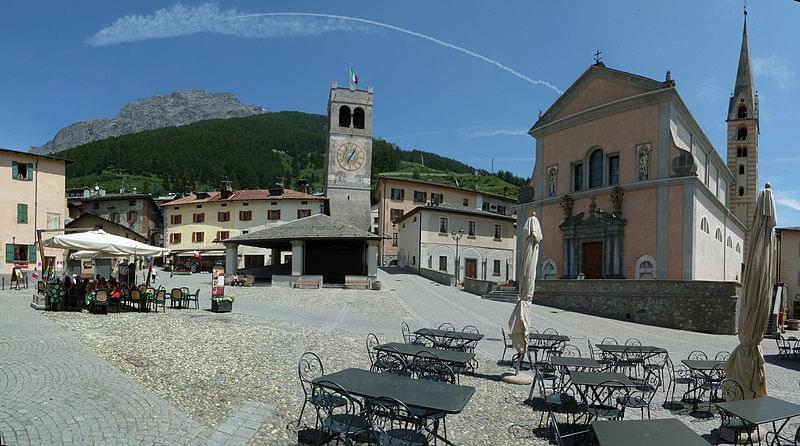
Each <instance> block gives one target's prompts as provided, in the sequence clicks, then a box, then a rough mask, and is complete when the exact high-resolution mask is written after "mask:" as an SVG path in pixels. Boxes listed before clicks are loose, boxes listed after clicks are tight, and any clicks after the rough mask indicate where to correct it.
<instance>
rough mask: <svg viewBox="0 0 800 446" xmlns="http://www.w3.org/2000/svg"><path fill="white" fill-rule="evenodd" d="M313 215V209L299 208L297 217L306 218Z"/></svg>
mask: <svg viewBox="0 0 800 446" xmlns="http://www.w3.org/2000/svg"><path fill="white" fill-rule="evenodd" d="M310 216H311V209H298V210H297V218H306V217H310Z"/></svg>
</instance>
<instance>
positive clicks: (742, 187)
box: [739, 186, 744, 197]
mask: <svg viewBox="0 0 800 446" xmlns="http://www.w3.org/2000/svg"><path fill="white" fill-rule="evenodd" d="M739 196H740V197H743V196H744V186H739Z"/></svg>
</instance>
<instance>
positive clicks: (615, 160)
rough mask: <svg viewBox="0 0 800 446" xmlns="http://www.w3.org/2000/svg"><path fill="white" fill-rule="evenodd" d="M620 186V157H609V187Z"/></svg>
mask: <svg viewBox="0 0 800 446" xmlns="http://www.w3.org/2000/svg"><path fill="white" fill-rule="evenodd" d="M616 184H619V155H614V156H609V157H608V185H609V186H614V185H616Z"/></svg>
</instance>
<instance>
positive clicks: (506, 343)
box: [500, 325, 514, 362]
mask: <svg viewBox="0 0 800 446" xmlns="http://www.w3.org/2000/svg"><path fill="white" fill-rule="evenodd" d="M500 332H501V333H502V334H503V357H502V358H500V361H501V362H505V360H506V351H508V350H511V351H514V343H513V342H512V341H511V335H510V334H507V333H506V329H505V328H504V327H503V326H502V325H501V326H500Z"/></svg>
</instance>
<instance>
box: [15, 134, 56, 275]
mask: <svg viewBox="0 0 800 446" xmlns="http://www.w3.org/2000/svg"><path fill="white" fill-rule="evenodd" d="M67 162H68V161H67V160H64V159H61V158H56V157H51V156H43V155H35V154H32V153H27V152H17V151H14V150H9V149H0V191H2V193H0V206H2V209H3V212H0V240H2V241H0V243H2V244H3V245H5V261H4V262H2V263H0V276H3V277H6V278H8V276H9V275H10V274H11V271H12V269H13V268H14V266H17V267H19V268H20V269H21V270H22V271H28V272H30V271H33V270H34V268H35V269H37V270H38V271H41V270H42V263H43V260H44V262H51V263H54V264H57V262H56V260H59V261H60V260H62V258H61V255H62V251H61V250H58V249H45V250H44V259H42V256H41V252H40V251H39V249H38V245H37V237H36V230H37V229H61V228H63V224H64V217H65V216H66V215H67V200H66V199H65V195H64V194H65V170H66V165H67Z"/></svg>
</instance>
